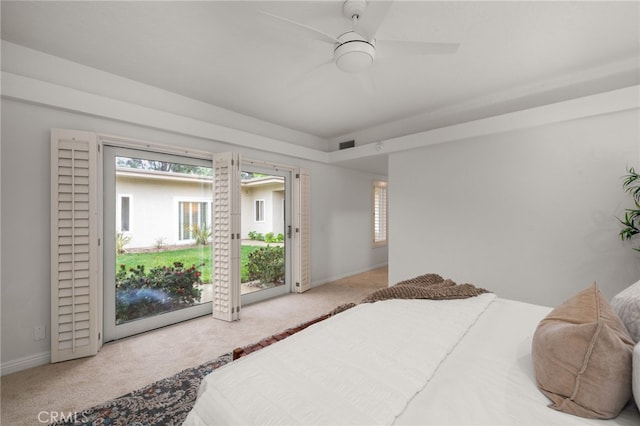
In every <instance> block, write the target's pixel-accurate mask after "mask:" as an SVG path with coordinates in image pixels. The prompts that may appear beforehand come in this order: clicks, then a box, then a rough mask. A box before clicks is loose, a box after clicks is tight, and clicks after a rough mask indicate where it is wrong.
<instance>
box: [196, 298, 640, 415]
mask: <svg viewBox="0 0 640 426" xmlns="http://www.w3.org/2000/svg"><path fill="white" fill-rule="evenodd" d="M551 312H552V309H551V308H548V307H543V306H537V305H532V304H528V303H523V302H518V301H514V300H508V299H503V298H499V297H497V296H496V295H494V294H492V293H482V294H479V295H477V296H474V297H468V298H464V299H446V300H431V299H412V298H408V299H405V298H400V299H398V298H390V299H389V300H383V301H376V302H375V303H360V304H358V305H356V306H354V307H351V308H350V309H347V310H344V311H343V312H340V313H338V314H336V315H334V316H331V317H329V318H328V319H326V320H324V321H321V322H318V323H316V324H314V325H312V326H310V327H308V328H306V329H305V330H303V331H302V332H300V333H297V334H294V335H292V336H290V337H288V338H287V339H285V340H282V341H280V342H278V343H276V344H273V345H271V346H268V347H266V348H264V349H261V350H259V351H257V352H254V353H252V354H250V355H248V356H246V357H243V358H240V359H238V360H237V361H234V362H233V363H230V364H228V365H226V366H224V367H222V368H220V369H218V370H215V371H214V372H213V373H211V374H210V375H209V376H207V377H206V378H205V379H204V380H203V382H202V384H201V387H200V392H199V396H198V399H197V400H196V403H195V405H194V407H193V409H192V410H191V412H190V413H189V415H188V417H187V419H186V420H185V423H184V424H185V425H217V424H237V425H250V424H260V425H267V424H289V425H298V424H299V425H312V424H323V425H340V424H351V425H378V424H380V425H391V424H395V425H474V424H477V425H612V424H615V425H629V426H631V425H635V426H637V425H640V413H639V412H638V409H637V407H636V405H635V403H634V401H633V398H630V400H629V402H628V403H626V402H625V405H624V406H623V408H622V409H621V412H620V413H619V414H618V415H616V417H615V418H613V419H610V420H601V419H593V418H585V417H580V416H577V415H573V414H568V413H566V412H562V411H558V410H557V409H551V408H549V404H550V399H549V398H548V397H547V396H546V395H545V394H543V393H542V392H541V391H540V389H539V386H540V383H539V382H538V381H537V376H536V372H535V371H534V364H535V363H534V361H533V360H532V339H534V334H535V333H537V332H538V331H537V330H538V328H539V325H540V324H541V320H543V319H544V318H547V317H548V316H549V315H550V313H551ZM553 312H555V310H554V311H553ZM607 344H608V343H607ZM627 347H628V343H627ZM636 349H638V348H637V347H636ZM636 352H638V351H636ZM638 355H640V353H638ZM639 358H640V357H639ZM639 361H640V360H639ZM629 368H630V367H629ZM625 374H627V373H625ZM628 375H629V387H630V382H631V378H630V376H631V374H630V370H629V373H628Z"/></svg>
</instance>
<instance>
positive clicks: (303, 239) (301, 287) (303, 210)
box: [293, 169, 311, 293]
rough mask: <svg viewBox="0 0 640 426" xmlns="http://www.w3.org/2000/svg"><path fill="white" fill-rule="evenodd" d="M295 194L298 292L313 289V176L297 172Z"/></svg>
mask: <svg viewBox="0 0 640 426" xmlns="http://www.w3.org/2000/svg"><path fill="white" fill-rule="evenodd" d="M293 190H294V194H295V196H294V197H295V198H294V199H296V200H297V201H296V202H295V205H294V210H295V212H294V214H293V220H294V228H295V231H296V232H295V235H294V251H293V257H294V260H293V279H294V283H295V289H296V292H298V293H302V292H305V291H307V290H309V289H310V288H311V238H310V236H311V175H310V174H309V172H308V171H307V170H304V169H298V170H296V179H295V180H294V189H293Z"/></svg>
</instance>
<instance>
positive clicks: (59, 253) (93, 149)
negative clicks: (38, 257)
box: [51, 129, 102, 362]
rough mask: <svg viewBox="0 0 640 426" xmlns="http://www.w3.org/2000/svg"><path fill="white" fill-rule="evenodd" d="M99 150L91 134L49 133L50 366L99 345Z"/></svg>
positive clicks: (90, 352)
mask: <svg viewBox="0 0 640 426" xmlns="http://www.w3.org/2000/svg"><path fill="white" fill-rule="evenodd" d="M99 148H100V147H99V143H98V141H97V138H96V135H95V134H93V133H87V132H78V131H71V130H63V129H52V131H51V362H59V361H66V360H69V359H74V358H80V357H84V356H89V355H95V354H96V353H97V352H98V349H99V348H100V346H101V338H100V330H101V328H102V324H101V318H100V315H99V313H100V312H99V310H100V308H99V305H98V301H99V300H100V295H99V291H101V271H100V263H99V259H100V258H101V247H100V245H99V238H100V232H101V230H100V229H99V226H98V222H99V210H98V201H99V199H100V198H99V189H98V172H99V167H98V166H99V164H100V163H99V159H98V157H99V155H100V149H99Z"/></svg>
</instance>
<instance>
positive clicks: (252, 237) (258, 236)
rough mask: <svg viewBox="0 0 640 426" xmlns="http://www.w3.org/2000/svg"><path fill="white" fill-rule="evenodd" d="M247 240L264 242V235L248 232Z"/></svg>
mask: <svg viewBox="0 0 640 426" xmlns="http://www.w3.org/2000/svg"><path fill="white" fill-rule="evenodd" d="M249 239H250V240H253V241H264V235H262V234H261V233H259V232H257V231H249Z"/></svg>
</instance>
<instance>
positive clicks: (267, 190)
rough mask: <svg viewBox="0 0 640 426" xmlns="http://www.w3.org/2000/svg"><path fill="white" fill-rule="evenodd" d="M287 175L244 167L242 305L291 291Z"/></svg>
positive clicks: (242, 193)
mask: <svg viewBox="0 0 640 426" xmlns="http://www.w3.org/2000/svg"><path fill="white" fill-rule="evenodd" d="M290 187H291V173H290V172H288V171H278V170H274V169H273V168H260V167H256V166H249V165H244V166H243V167H242V171H241V189H240V190H241V201H242V246H241V256H242V262H241V264H242V271H241V283H242V284H241V295H242V296H241V297H242V303H243V304H245V305H246V304H248V303H253V302H256V301H258V300H263V299H266V298H270V297H275V296H279V295H282V294H285V293H289V292H290V291H291V284H290V283H291V274H290V272H289V270H290V265H291V250H289V245H290V242H291V232H292V231H291V221H290V218H291V206H290V199H291V197H290V196H289V194H290V193H291V188H290Z"/></svg>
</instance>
